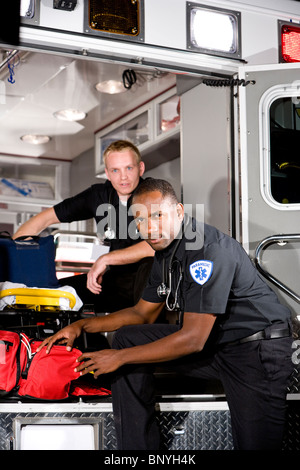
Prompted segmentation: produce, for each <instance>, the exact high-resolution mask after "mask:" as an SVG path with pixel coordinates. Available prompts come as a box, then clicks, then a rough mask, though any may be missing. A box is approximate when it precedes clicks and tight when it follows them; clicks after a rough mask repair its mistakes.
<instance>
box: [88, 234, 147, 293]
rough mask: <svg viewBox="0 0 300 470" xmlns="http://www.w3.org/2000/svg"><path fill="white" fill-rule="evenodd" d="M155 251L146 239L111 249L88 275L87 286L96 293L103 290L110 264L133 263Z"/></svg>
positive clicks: (97, 261) (99, 259)
mask: <svg viewBox="0 0 300 470" xmlns="http://www.w3.org/2000/svg"><path fill="white" fill-rule="evenodd" d="M154 253H155V251H154V250H153V249H152V248H151V247H150V245H148V243H147V242H146V241H142V242H140V243H136V244H135V245H132V246H129V247H127V248H123V249H120V250H114V251H111V252H109V253H107V254H105V255H102V256H100V257H99V258H98V259H97V260H96V261H95V263H94V264H93V266H92V267H91V269H90V271H89V272H88V275H87V288H88V289H89V290H90V291H91V292H93V293H94V294H99V293H100V292H101V281H102V276H103V274H104V273H105V271H106V269H107V268H108V266H115V265H124V264H131V263H136V262H138V261H140V260H141V259H142V258H146V257H148V256H149V257H150V256H154Z"/></svg>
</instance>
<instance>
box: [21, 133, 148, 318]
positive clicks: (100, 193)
mask: <svg viewBox="0 0 300 470" xmlns="http://www.w3.org/2000/svg"><path fill="white" fill-rule="evenodd" d="M103 161H104V163H105V172H106V175H107V178H108V180H107V181H106V182H105V183H103V184H94V185H92V186H90V187H89V188H88V189H86V190H85V191H83V192H81V193H79V194H77V195H76V196H74V197H70V198H68V199H65V200H64V201H62V202H60V203H59V204H56V205H55V206H54V207H52V208H49V209H46V210H45V211H42V212H41V213H40V214H37V215H36V216H35V217H32V218H31V219H30V220H29V221H27V222H26V223H25V224H23V225H22V226H21V227H20V228H19V229H18V231H17V232H16V233H15V235H14V238H17V237H19V236H24V235H37V234H39V233H40V232H41V231H42V230H44V229H45V228H46V227H48V226H49V225H52V224H54V223H59V222H74V221H79V220H88V219H91V218H94V219H95V221H96V223H97V233H98V234H99V235H100V236H102V238H104V239H105V241H106V243H107V244H109V246H110V251H109V253H107V254H104V255H102V256H100V257H99V258H98V259H97V260H96V262H95V263H94V265H93V266H92V268H91V270H90V271H89V273H88V274H87V275H86V274H83V275H77V276H72V277H67V278H63V279H60V284H61V285H70V286H72V287H74V288H75V290H76V292H77V294H78V296H79V297H80V298H81V300H82V301H83V303H84V304H93V305H95V308H96V310H97V311H101V312H112V311H115V310H119V309H121V308H125V307H127V306H131V305H134V303H136V302H137V300H138V299H139V298H140V295H141V293H142V291H143V287H144V285H145V283H146V280H147V276H148V274H149V270H150V268H151V265H152V262H153V255H154V251H153V250H152V248H151V247H150V246H149V245H148V244H147V243H146V242H145V241H143V240H141V239H140V237H138V236H134V235H135V234H133V236H128V226H129V225H130V223H133V224H134V222H133V217H132V216H130V215H129V214H128V212H129V206H130V203H131V194H132V192H133V191H134V189H135V188H136V187H137V186H138V184H139V183H140V182H141V181H143V180H142V178H141V177H142V175H143V173H144V171H145V165H144V163H143V162H142V160H141V155H140V153H139V150H138V149H137V147H136V146H135V145H133V144H132V143H131V142H128V141H123V140H120V141H115V142H113V143H112V144H110V145H109V146H108V147H107V149H106V150H105V151H104V154H103ZM99 294H100V295H99Z"/></svg>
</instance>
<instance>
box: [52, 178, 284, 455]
mask: <svg viewBox="0 0 300 470" xmlns="http://www.w3.org/2000/svg"><path fill="white" fill-rule="evenodd" d="M136 208H137V209H136ZM133 209H134V210H135V211H136V212H135V217H136V223H137V226H138V228H139V231H140V233H141V235H142V236H143V237H144V238H145V239H147V240H148V243H149V244H150V246H152V248H153V249H154V250H156V254H155V258H154V263H153V267H152V271H151V274H150V277H149V280H148V284H147V286H146V288H145V290H144V293H143V295H142V299H140V301H139V302H138V303H137V305H135V306H134V307H132V308H128V309H125V310H122V311H121V312H115V313H113V314H112V315H109V316H106V317H105V318H95V319H89V320H86V319H83V320H79V321H78V322H75V323H73V324H72V325H70V326H68V327H66V328H65V329H64V330H61V331H60V332H58V333H57V334H56V335H55V336H53V337H52V338H49V339H47V340H45V341H44V343H43V345H46V344H48V346H47V350H48V351H50V349H51V347H52V344H54V343H55V342H56V341H62V342H63V343H65V344H66V345H67V348H71V347H72V345H73V342H74V340H75V339H76V338H77V337H78V336H79V335H80V334H81V332H83V331H86V332H89V333H93V332H98V331H113V330H118V331H116V333H115V335H114V341H113V345H112V348H113V349H111V350H103V351H97V352H93V353H84V354H83V355H82V356H81V357H79V358H78V361H79V362H80V361H83V362H82V363H81V364H80V365H79V366H77V370H78V371H81V373H82V375H84V374H86V373H88V372H89V371H92V370H93V371H94V376H95V377H98V376H99V375H100V374H105V373H109V372H113V371H116V372H115V374H114V376H115V377H114V379H113V382H112V399H113V409H114V417H115V427H116V432H117V440H118V448H119V449H122V450H125V449H127V450H133V449H134V450H138V449H148V450H155V449H159V445H160V441H159V430H158V427H157V421H156V417H155V388H154V377H153V370H154V368H155V365H157V364H159V365H160V367H163V366H164V365H165V366H167V367H168V370H170V368H171V369H173V370H174V371H176V372H179V373H182V374H183V375H188V376H194V377H198V378H205V379H216V378H217V379H219V380H221V382H222V384H223V387H224V390H225V394H226V398H227V401H228V405H229V409H230V413H231V424H232V434H233V441H234V447H235V449H239V450H259V449H260V450H267V449H280V448H281V442H282V437H283V429H284V423H285V407H286V389H287V386H288V379H289V376H290V374H291V372H292V361H291V344H292V339H291V331H290V312H289V310H288V308H286V307H285V306H283V305H281V304H280V303H279V301H278V299H277V296H276V295H275V293H274V292H273V291H272V290H271V289H270V288H269V287H268V285H267V284H266V283H265V282H264V281H263V280H262V279H261V277H260V276H259V274H258V272H257V270H256V268H255V267H254V266H253V264H252V262H251V261H250V259H249V257H248V256H247V254H246V252H245V251H244V250H243V248H242V247H241V245H240V244H239V243H238V242H237V241H236V240H234V239H232V238H231V237H229V236H227V235H225V234H223V233H221V232H220V231H218V230H217V229H216V228H214V227H211V226H208V225H205V224H202V223H197V227H196V222H195V221H194V220H192V219H190V218H186V217H185V216H184V209H183V206H182V205H181V204H179V203H178V202H177V199H176V195H175V193H174V191H173V188H172V187H171V186H170V185H169V184H168V183H167V182H165V181H163V180H146V181H145V182H144V183H143V184H142V185H140V186H139V188H138V189H137V190H136V192H135V194H134V197H133ZM202 237H204V238H202ZM202 240H203V243H201V241H202ZM165 305H167V306H168V307H169V308H170V309H172V308H178V309H179V311H181V312H182V320H181V323H180V324H179V325H172V324H158V323H154V322H155V321H156V319H157V318H158V315H159V313H160V311H161V309H162V308H163V307H164V306H165Z"/></svg>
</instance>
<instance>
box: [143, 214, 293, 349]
mask: <svg viewBox="0 0 300 470" xmlns="http://www.w3.org/2000/svg"><path fill="white" fill-rule="evenodd" d="M191 223H193V229H192V230H193V231H194V233H195V230H196V222H195V221H194V220H193V221H192V220H191V219H189V221H188V224H187V229H188V230H187V229H185V234H184V235H183V236H182V239H181V240H180V242H179V244H178V246H177V249H176V251H175V253H174V248H175V247H176V243H177V241H178V240H176V239H175V240H174V241H173V242H172V243H171V245H170V246H169V247H167V248H166V249H165V250H162V251H158V252H156V253H155V259H154V263H153V267H152V271H151V274H150V278H149V280H148V284H147V286H146V288H145V290H144V293H143V296H142V298H143V299H144V300H146V301H149V302H161V301H162V300H163V299H164V298H161V297H159V295H158V294H157V287H158V286H160V285H161V283H162V281H163V279H162V271H163V262H165V266H166V271H168V268H169V261H170V258H171V256H172V255H173V256H174V258H173V263H172V271H173V274H172V276H173V282H172V284H173V286H172V295H174V290H175V289H176V286H177V281H178V279H179V272H178V270H179V268H180V266H181V269H182V281H181V283H180V288H179V303H180V308H181V310H182V311H183V312H194V313H199V314H201V313H211V314H215V315H217V320H216V324H215V326H214V332H215V333H216V343H217V344H222V343H227V342H231V341H235V340H238V339H241V338H244V337H246V336H249V335H251V334H253V333H256V332H258V331H261V330H264V329H265V328H266V327H268V326H270V325H272V324H274V323H278V324H285V325H287V323H288V321H289V319H290V311H289V309H288V308H287V307H286V306H283V305H282V304H280V302H279V300H278V298H277V296H276V294H275V292H274V291H273V290H272V289H271V288H270V287H269V286H268V285H267V283H266V282H265V281H264V280H263V279H262V278H261V276H260V274H259V273H258V271H257V269H256V268H255V266H254V265H253V263H252V261H251V260H250V258H249V256H248V255H247V253H246V251H245V250H244V249H243V247H242V246H241V244H240V243H238V242H237V241H236V240H234V239H233V238H231V237H230V236H228V235H225V234H224V233H222V232H220V231H219V230H218V229H216V228H215V227H212V226H209V225H206V224H198V223H197V234H198V235H199V237H198V239H199V240H200V239H201V237H202V239H203V243H202V246H195V248H196V249H193V243H192V241H191V240H190V234H191ZM203 233H204V237H203ZM187 234H189V238H187ZM198 245H199V244H198ZM163 260H165V261H163ZM166 274H167V273H166ZM165 280H167V278H166V279H165Z"/></svg>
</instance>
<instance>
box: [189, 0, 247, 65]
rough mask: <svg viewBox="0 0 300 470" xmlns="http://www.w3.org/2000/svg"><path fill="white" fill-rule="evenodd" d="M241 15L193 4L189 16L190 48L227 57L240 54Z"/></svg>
mask: <svg viewBox="0 0 300 470" xmlns="http://www.w3.org/2000/svg"><path fill="white" fill-rule="evenodd" d="M239 17H240V13H239V12H234V11H229V10H222V11H221V10H218V9H210V8H204V7H197V6H195V4H192V6H190V8H189V17H188V19H189V21H188V26H189V31H188V34H189V39H188V48H189V49H194V50H199V52H200V51H201V52H204V53H208V54H215V55H220V56H222V55H224V56H226V57H228V56H229V57H231V56H232V57H235V56H239V55H240V52H239V49H240V47H239V36H240V34H239V28H240V26H239Z"/></svg>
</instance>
